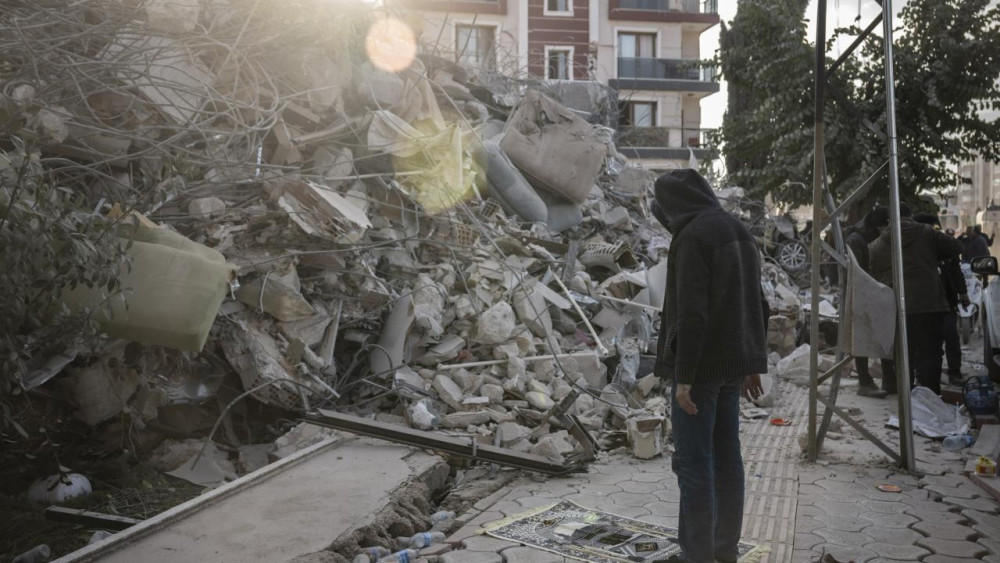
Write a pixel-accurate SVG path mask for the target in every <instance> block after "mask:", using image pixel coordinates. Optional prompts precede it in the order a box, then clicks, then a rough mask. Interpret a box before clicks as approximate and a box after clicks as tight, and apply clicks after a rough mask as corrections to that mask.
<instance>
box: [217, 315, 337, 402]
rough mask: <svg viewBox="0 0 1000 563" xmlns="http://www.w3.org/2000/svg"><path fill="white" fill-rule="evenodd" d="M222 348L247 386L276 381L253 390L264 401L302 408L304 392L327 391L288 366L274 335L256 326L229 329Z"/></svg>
mask: <svg viewBox="0 0 1000 563" xmlns="http://www.w3.org/2000/svg"><path fill="white" fill-rule="evenodd" d="M222 351H223V353H225V356H226V359H227V360H229V364H230V365H231V366H233V369H234V370H236V373H237V374H239V376H240V381H241V382H242V383H243V388H244V389H246V390H250V389H256V388H258V387H260V386H262V385H264V384H265V383H269V382H274V384H271V385H266V386H264V387H262V388H260V389H258V390H257V391H254V393H253V397H254V398H256V399H257V400H258V401H260V402H262V403H267V404H271V405H276V406H280V407H282V408H285V409H289V410H302V409H303V408H304V405H303V392H304V393H305V395H306V396H308V395H310V394H311V393H317V394H320V395H323V393H324V392H325V390H324V389H322V388H321V387H320V386H319V385H318V384H317V383H316V382H314V381H313V380H311V379H307V378H303V377H301V376H300V375H299V374H298V372H296V371H293V370H289V369H287V368H286V367H285V364H283V363H282V361H281V360H280V359H279V358H281V352H280V351H279V350H278V345H277V343H276V342H275V341H274V338H272V337H271V335H270V334H267V333H266V332H263V331H261V330H259V329H257V328H255V327H253V326H247V327H246V330H237V329H231V330H228V331H227V333H226V337H225V338H224V339H223V340H222Z"/></svg>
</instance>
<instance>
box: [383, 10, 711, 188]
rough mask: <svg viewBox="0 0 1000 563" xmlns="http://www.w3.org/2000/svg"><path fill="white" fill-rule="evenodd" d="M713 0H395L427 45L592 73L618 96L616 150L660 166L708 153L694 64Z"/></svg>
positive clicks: (532, 68) (704, 83)
mask: <svg viewBox="0 0 1000 563" xmlns="http://www.w3.org/2000/svg"><path fill="white" fill-rule="evenodd" d="M716 2H717V0H707V1H706V0H465V1H457V0H395V1H394V2H393V6H394V7H398V8H401V9H403V10H405V11H406V12H407V13H408V14H409V15H410V16H416V19H417V20H419V24H418V26H417V27H418V33H419V36H420V41H421V44H422V48H423V49H424V51H425V52H433V53H435V54H438V55H440V56H445V57H450V58H453V59H454V60H456V61H460V62H462V63H464V64H466V65H468V66H471V67H478V68H484V69H489V70H496V71H497V72H500V73H503V74H505V75H509V76H526V77H533V78H537V79H542V80H546V81H549V82H550V83H552V84H553V85H555V86H556V87H558V86H559V84H558V83H565V82H581V81H590V82H596V83H598V84H601V85H603V86H607V87H609V88H610V89H611V92H612V96H613V97H614V101H615V102H616V103H617V108H616V109H617V112H616V113H617V115H618V119H617V121H618V130H619V135H618V139H619V142H618V144H619V151H621V152H622V153H624V154H625V155H626V156H628V157H629V158H630V159H633V160H634V161H635V162H636V163H638V164H639V165H640V166H643V167H646V168H649V169H652V170H667V169H671V168H677V167H684V166H687V165H688V162H689V158H690V156H692V155H693V156H695V157H696V158H697V159H699V160H703V159H705V158H709V157H710V154H709V151H708V150H707V149H706V148H705V135H704V131H703V130H702V129H701V104H700V102H701V100H702V98H704V97H705V96H708V95H711V94H713V93H715V92H718V91H719V84H718V82H717V80H716V77H715V73H714V72H713V71H712V69H710V68H701V66H700V65H699V64H698V61H699V60H700V58H701V52H700V51H701V49H700V37H701V34H702V33H703V32H704V31H705V30H707V29H709V28H711V27H712V26H714V25H716V24H718V23H719V16H718V14H717V13H716V12H717V10H716Z"/></svg>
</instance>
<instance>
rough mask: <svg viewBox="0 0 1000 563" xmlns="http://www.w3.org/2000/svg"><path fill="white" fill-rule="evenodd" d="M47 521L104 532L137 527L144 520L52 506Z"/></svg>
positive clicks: (46, 515) (47, 510)
mask: <svg viewBox="0 0 1000 563" xmlns="http://www.w3.org/2000/svg"><path fill="white" fill-rule="evenodd" d="M45 519H46V520H52V521H53V522H67V523H70V524H79V525H81V526H87V527H89V528H100V529H102V530H124V529H126V528H131V527H132V526H135V525H136V524H138V523H139V522H142V520H138V519H136V518H126V517H125V516H116V515H114V514H103V513H101V512H91V511H89V510H81V509H77V508H66V507H63V506H50V507H48V508H46V509H45Z"/></svg>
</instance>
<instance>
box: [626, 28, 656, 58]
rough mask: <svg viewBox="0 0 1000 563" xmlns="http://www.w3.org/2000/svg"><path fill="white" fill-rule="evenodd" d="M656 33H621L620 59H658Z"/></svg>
mask: <svg viewBox="0 0 1000 563" xmlns="http://www.w3.org/2000/svg"><path fill="white" fill-rule="evenodd" d="M655 50H656V34H655V33H619V34H618V58H619V59H652V58H655V57H656V53H655V52H654V51H655Z"/></svg>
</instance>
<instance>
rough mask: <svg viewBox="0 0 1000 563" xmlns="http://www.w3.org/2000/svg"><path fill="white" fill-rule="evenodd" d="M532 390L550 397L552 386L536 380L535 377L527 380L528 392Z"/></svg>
mask: <svg viewBox="0 0 1000 563" xmlns="http://www.w3.org/2000/svg"><path fill="white" fill-rule="evenodd" d="M532 391H534V392H538V393H542V394H543V395H545V396H547V397H551V396H552V387H550V386H548V385H547V384H545V383H542V382H541V381H538V380H536V379H532V380H530V381H528V392H532Z"/></svg>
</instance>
